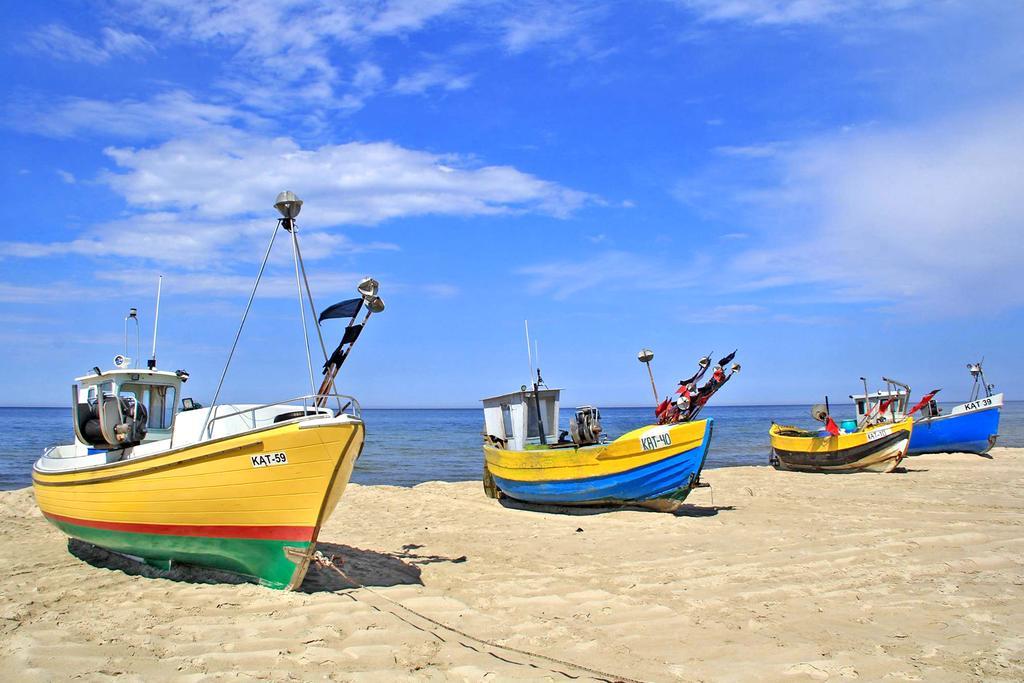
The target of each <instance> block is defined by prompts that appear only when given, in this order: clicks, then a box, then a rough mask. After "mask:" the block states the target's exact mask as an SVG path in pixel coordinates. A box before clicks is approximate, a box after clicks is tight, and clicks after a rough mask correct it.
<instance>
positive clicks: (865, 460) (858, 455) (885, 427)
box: [769, 418, 914, 472]
mask: <svg viewBox="0 0 1024 683" xmlns="http://www.w3.org/2000/svg"><path fill="white" fill-rule="evenodd" d="M913 427H914V420H913V418H908V419H906V420H903V421H902V422H897V423H895V424H882V425H877V426H874V427H865V428H863V429H858V430H856V431H853V432H850V433H835V434H833V433H829V432H827V431H825V430H816V431H806V430H803V429H800V428H798V427H790V426H784V425H778V424H772V426H771V429H770V430H769V436H770V437H771V444H772V455H771V464H772V465H774V466H775V467H776V468H777V469H780V470H797V471H802V472H858V471H868V472H892V471H893V470H894V469H896V467H897V466H898V465H899V464H900V461H901V460H902V459H903V457H904V456H905V455H906V454H907V447H908V446H909V445H910V434H911V430H912V429H913Z"/></svg>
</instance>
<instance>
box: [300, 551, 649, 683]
mask: <svg viewBox="0 0 1024 683" xmlns="http://www.w3.org/2000/svg"><path fill="white" fill-rule="evenodd" d="M313 560H314V561H315V562H316V563H317V564H318V565H320V566H322V567H326V568H328V569H333V570H334V571H335V572H337V573H338V575H339V576H341V578H343V579H345V580H346V581H348V582H349V583H351V584H352V585H353V586H356V587H357V588H361V589H363V590H365V591H369V592H370V593H373V594H374V595H376V596H377V597H379V598H381V599H382V600H384V601H385V602H388V603H390V604H392V605H394V606H395V607H397V608H399V609H401V610H404V611H406V612H408V613H409V614H412V615H414V616H416V617H417V618H419V619H422V620H423V621H426V622H427V623H429V624H432V625H434V626H436V627H438V628H441V629H444V630H445V631H450V632H451V633H454V634H456V635H458V636H462V637H463V638H466V639H467V640H472V641H473V642H475V643H479V644H480V645H483V646H484V647H489V648H494V649H499V650H505V651H507V652H514V653H516V654H519V655H523V656H524V657H533V658H534V659H540V660H543V661H546V662H550V663H552V664H558V665H559V666H566V667H569V668H570V669H576V670H577V671H583V672H586V673H588V674H592V675H593V676H594V677H595V678H596V680H599V681H604V683H647V682H646V681H642V680H640V679H636V678H629V677H628V676H620V675H618V674H612V673H608V672H607V671H601V670H600V669H593V668H591V667H589V666H583V665H582V664H575V663H573V662H569V661H566V660H564V659H558V658H557V657H549V656H548V655H542V654H540V653H538V652H530V651H529V650H520V649H519V648H516V647H512V646H511V645H502V644H501V643H496V642H494V641H492V640H486V639H484V638H478V637H477V636H474V635H471V634H469V633H466V632H465V631H462V630H459V629H457V628H455V627H454V626H449V625H448V624H445V623H443V622H440V621H438V620H437V619H434V618H432V617H428V616H427V615H426V614H423V613H421V612H417V611H416V610H414V609H413V608H411V607H407V606H406V605H403V604H402V603H400V602H398V601H397V600H392V599H391V598H389V597H388V596H386V595H384V594H383V593H381V592H379V591H376V590H374V589H372V588H370V587H369V586H366V585H363V584H362V583H360V582H358V581H356V580H355V579H353V578H352V577H351V576H349V575H348V574H346V573H345V572H344V571H343V570H342V569H341V568H340V567H338V566H337V565H335V564H334V561H333V559H332V558H329V557H327V556H326V555H324V554H323V553H321V552H320V551H319V550H318V551H316V552H315V553H314V554H313ZM346 597H348V598H350V599H351V600H354V601H357V599H356V597H355V596H353V595H352V594H350V593H349V594H346ZM370 607H372V608H373V609H379V608H377V607H374V606H373V605H370ZM390 614H391V615H392V616H394V617H395V618H397V619H398V620H400V621H402V622H404V623H406V624H408V625H409V626H412V627H413V628H415V629H416V630H418V631H426V629H422V628H420V627H419V626H417V625H416V624H413V623H412V622H410V621H409V620H408V619H405V618H403V617H402V616H401V615H400V614H395V613H394V612H391V613H390ZM429 633H431V634H432V635H433V636H434V637H435V638H437V639H438V640H440V641H441V642H442V643H446V642H448V641H446V640H445V639H444V638H442V637H441V636H440V635H438V634H437V633H434V632H433V631H429ZM459 644H460V645H462V646H463V647H467V648H469V649H471V650H474V651H478V650H476V648H473V647H471V646H469V645H466V644H465V643H459ZM487 654H489V655H491V656H492V657H494V658H495V659H500V660H501V661H503V662H508V663H509V664H517V665H519V666H529V667H532V668H535V669H536V668H540V667H538V666H537V665H536V664H529V663H524V662H516V661H513V660H511V659H505V658H504V657H499V656H498V655H497V654H495V653H494V652H488V653H487ZM548 670H549V671H551V672H552V673H557V674H561V675H562V676H565V677H566V678H573V679H578V678H579V676H573V675H572V674H568V673H566V672H564V671H560V670H558V669H548Z"/></svg>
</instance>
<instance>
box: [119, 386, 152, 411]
mask: <svg viewBox="0 0 1024 683" xmlns="http://www.w3.org/2000/svg"><path fill="white" fill-rule="evenodd" d="M118 395H119V396H120V397H121V398H122V399H130V401H129V405H130V403H131V401H134V402H135V403H136V405H138V406H140V407H141V408H143V409H145V408H146V406H148V405H149V386H148V385H145V384H122V385H121V389H120V390H119V391H118ZM129 414H131V415H133V417H134V414H133V413H129Z"/></svg>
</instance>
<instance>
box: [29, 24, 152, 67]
mask: <svg viewBox="0 0 1024 683" xmlns="http://www.w3.org/2000/svg"><path fill="white" fill-rule="evenodd" d="M101 34H102V35H101V37H100V38H99V40H92V39H90V38H86V37H84V36H80V35H78V34H77V33H75V32H74V31H72V30H71V29H69V28H67V27H66V26H62V25H60V24H48V25H47V26H43V27H42V28H40V29H38V30H36V31H33V32H32V33H30V34H29V35H28V38H27V41H26V45H27V48H28V49H31V50H34V51H36V52H39V53H41V54H44V55H46V56H48V57H51V58H53V59H61V60H66V61H72V62H86V63H89V64H102V63H103V62H106V61H108V60H110V59H112V58H114V57H119V56H130V55H140V54H143V53H147V52H152V51H153V46H152V45H150V44H149V42H148V41H147V40H146V39H145V38H143V37H142V36H140V35H138V34H136V33H129V32H126V31H121V30H118V29H115V28H104V29H103V31H102V32H101Z"/></svg>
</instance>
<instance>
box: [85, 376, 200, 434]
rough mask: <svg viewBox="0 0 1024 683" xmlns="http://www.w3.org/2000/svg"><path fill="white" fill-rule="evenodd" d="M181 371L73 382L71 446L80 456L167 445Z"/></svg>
mask: <svg viewBox="0 0 1024 683" xmlns="http://www.w3.org/2000/svg"><path fill="white" fill-rule="evenodd" d="M186 379H188V374H187V373H185V372H182V371H180V370H179V371H177V372H168V371H165V370H150V369H141V368H118V369H114V370H105V371H100V370H99V368H96V369H95V370H94V371H93V373H92V374H90V375H85V376H84V377H76V378H75V382H76V384H74V385H72V387H71V400H72V406H71V410H72V418H73V419H72V423H73V424H74V428H75V436H76V437H77V438H76V441H77V442H78V444H79V445H80V447H84V448H85V449H86V450H94V449H101V450H113V449H120V448H126V447H128V446H133V445H137V444H140V443H147V442H151V441H159V440H162V439H169V438H170V437H171V428H172V426H173V424H174V415H175V412H176V409H175V406H176V402H177V400H178V398H179V396H180V394H181V384H182V382H184V381H185V380H186Z"/></svg>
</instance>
